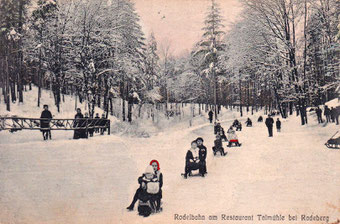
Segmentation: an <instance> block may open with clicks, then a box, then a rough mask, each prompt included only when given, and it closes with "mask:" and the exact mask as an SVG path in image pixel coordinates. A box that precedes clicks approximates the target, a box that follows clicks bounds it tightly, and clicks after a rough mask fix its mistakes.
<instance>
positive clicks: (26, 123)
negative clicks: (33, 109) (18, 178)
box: [0, 117, 110, 134]
mask: <svg viewBox="0 0 340 224" xmlns="http://www.w3.org/2000/svg"><path fill="white" fill-rule="evenodd" d="M42 122H43V123H45V124H48V125H45V126H49V127H47V128H42V127H41V123H42ZM93 128H94V129H96V128H105V129H107V130H108V134H110V120H109V119H102V118H78V119H48V118H25V117H0V131H1V130H10V131H19V130H66V131H67V130H84V129H85V130H88V129H93Z"/></svg>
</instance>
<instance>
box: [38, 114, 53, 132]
mask: <svg viewBox="0 0 340 224" xmlns="http://www.w3.org/2000/svg"><path fill="white" fill-rule="evenodd" d="M40 118H48V119H52V114H51V112H50V111H49V110H44V111H43V112H41V116H40ZM40 127H41V128H49V127H50V120H41V121H40Z"/></svg>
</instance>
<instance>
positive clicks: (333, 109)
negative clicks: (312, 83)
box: [330, 107, 336, 123]
mask: <svg viewBox="0 0 340 224" xmlns="http://www.w3.org/2000/svg"><path fill="white" fill-rule="evenodd" d="M330 113H331V120H332V123H334V122H335V116H336V111H335V108H334V107H331V110H330Z"/></svg>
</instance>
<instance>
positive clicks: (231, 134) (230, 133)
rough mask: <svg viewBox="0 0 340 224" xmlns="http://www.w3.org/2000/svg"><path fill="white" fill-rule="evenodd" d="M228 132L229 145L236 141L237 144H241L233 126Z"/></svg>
mask: <svg viewBox="0 0 340 224" xmlns="http://www.w3.org/2000/svg"><path fill="white" fill-rule="evenodd" d="M227 133H228V140H229V144H228V147H231V146H232V144H233V143H235V145H236V146H241V144H240V143H239V141H238V137H237V135H236V132H235V131H234V130H233V127H230V128H229V130H228V132H227Z"/></svg>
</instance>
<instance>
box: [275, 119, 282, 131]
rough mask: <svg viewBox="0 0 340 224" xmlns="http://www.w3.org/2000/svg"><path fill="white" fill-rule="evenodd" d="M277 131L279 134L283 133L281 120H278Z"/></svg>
mask: <svg viewBox="0 0 340 224" xmlns="http://www.w3.org/2000/svg"><path fill="white" fill-rule="evenodd" d="M276 130H277V132H281V121H280V119H279V118H277V120H276Z"/></svg>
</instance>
